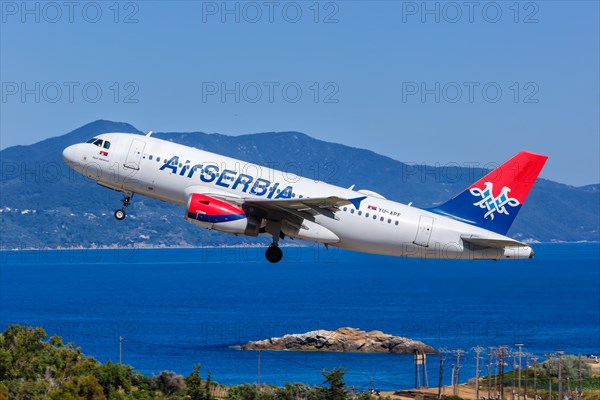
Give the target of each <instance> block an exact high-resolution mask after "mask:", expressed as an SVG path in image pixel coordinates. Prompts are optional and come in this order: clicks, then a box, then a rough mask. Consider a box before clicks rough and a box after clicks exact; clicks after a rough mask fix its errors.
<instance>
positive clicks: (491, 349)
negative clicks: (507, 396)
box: [487, 346, 494, 400]
mask: <svg viewBox="0 0 600 400" xmlns="http://www.w3.org/2000/svg"><path fill="white" fill-rule="evenodd" d="M493 349H494V348H493V347H491V346H490V358H489V360H488V384H487V398H488V400H490V397H491V386H492V357H493V356H494V353H493Z"/></svg>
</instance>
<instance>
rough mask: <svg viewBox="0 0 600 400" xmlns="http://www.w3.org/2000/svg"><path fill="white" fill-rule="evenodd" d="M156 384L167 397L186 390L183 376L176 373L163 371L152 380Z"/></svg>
mask: <svg viewBox="0 0 600 400" xmlns="http://www.w3.org/2000/svg"><path fill="white" fill-rule="evenodd" d="M152 380H153V381H154V382H155V383H156V387H157V388H158V390H160V391H161V392H163V393H164V394H165V396H171V395H173V394H175V393H178V392H180V391H182V390H183V389H185V381H184V380H183V376H181V375H176V374H175V372H171V371H162V372H161V373H160V374H159V375H157V376H155V377H154V378H152Z"/></svg>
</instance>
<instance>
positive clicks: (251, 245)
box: [0, 240, 600, 252]
mask: <svg viewBox="0 0 600 400" xmlns="http://www.w3.org/2000/svg"><path fill="white" fill-rule="evenodd" d="M525 243H528V244H533V245H540V244H541V245H547V244H600V241H587V240H585V241H578V242H562V241H557V242H536V241H534V242H525ZM315 244H318V243H308V242H307V244H296V243H287V244H281V245H280V246H279V247H287V248H310V247H312V246H314V245H315ZM266 246H268V244H261V243H242V244H220V245H211V246H180V245H177V246H157V245H144V244H140V245H118V244H114V245H107V246H92V247H85V246H73V247H24V248H17V249H15V248H12V249H0V252H19V251H49V250H50V251H66V250H119V249H121V250H190V249H197V250H202V249H222V248H227V249H231V248H264V247H266ZM340 250H343V249H340Z"/></svg>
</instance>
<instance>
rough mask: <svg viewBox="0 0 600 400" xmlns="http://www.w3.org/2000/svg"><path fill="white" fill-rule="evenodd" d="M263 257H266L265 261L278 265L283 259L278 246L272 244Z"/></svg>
mask: <svg viewBox="0 0 600 400" xmlns="http://www.w3.org/2000/svg"><path fill="white" fill-rule="evenodd" d="M265 257H267V261H268V262H270V263H278V262H279V261H281V259H282V258H283V251H281V249H280V248H279V245H277V244H272V245H270V246H269V247H268V248H267V251H266V252H265Z"/></svg>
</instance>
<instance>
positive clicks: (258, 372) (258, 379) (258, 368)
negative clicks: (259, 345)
mask: <svg viewBox="0 0 600 400" xmlns="http://www.w3.org/2000/svg"><path fill="white" fill-rule="evenodd" d="M257 382H258V386H260V350H258V365H257Z"/></svg>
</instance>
